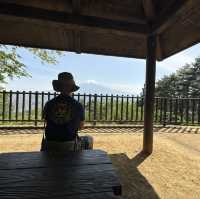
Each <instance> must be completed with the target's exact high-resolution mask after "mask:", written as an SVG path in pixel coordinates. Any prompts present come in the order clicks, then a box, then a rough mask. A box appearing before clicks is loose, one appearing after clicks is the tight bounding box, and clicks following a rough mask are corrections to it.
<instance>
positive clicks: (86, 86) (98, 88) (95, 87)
mask: <svg viewBox="0 0 200 199" xmlns="http://www.w3.org/2000/svg"><path fill="white" fill-rule="evenodd" d="M79 86H80V89H79V90H78V92H79V93H86V94H104V95H105V94H108V95H111V94H113V95H134V94H135V93H128V92H125V91H120V90H116V89H113V88H110V87H106V86H102V85H100V84H96V83H92V82H90V83H81V84H80V85H79Z"/></svg>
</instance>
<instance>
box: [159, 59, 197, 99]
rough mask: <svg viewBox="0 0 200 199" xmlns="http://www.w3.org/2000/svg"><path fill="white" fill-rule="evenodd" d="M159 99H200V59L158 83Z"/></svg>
mask: <svg viewBox="0 0 200 199" xmlns="http://www.w3.org/2000/svg"><path fill="white" fill-rule="evenodd" d="M156 96H158V97H182V98H183V97H200V57H198V58H196V59H195V62H194V63H191V64H186V65H185V66H183V67H182V68H180V69H179V70H177V71H176V72H175V73H173V74H170V75H167V76H164V77H163V78H162V79H160V80H158V81H157V82H156Z"/></svg>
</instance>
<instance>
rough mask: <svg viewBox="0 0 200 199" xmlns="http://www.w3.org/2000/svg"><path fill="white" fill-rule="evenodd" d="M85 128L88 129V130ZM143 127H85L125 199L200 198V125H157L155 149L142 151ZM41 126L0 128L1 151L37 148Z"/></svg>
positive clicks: (32, 149) (34, 149) (38, 146)
mask: <svg viewBox="0 0 200 199" xmlns="http://www.w3.org/2000/svg"><path fill="white" fill-rule="evenodd" d="M88 131H89V132H90V133H88ZM142 131H143V129H138V128H135V129H98V130H95V129H94V130H85V132H86V133H88V134H90V135H92V136H93V137H94V148H95V149H102V150H105V151H107V152H108V154H109V156H110V158H111V160H112V162H113V165H114V166H115V167H116V169H117V171H118V174H119V177H120V179H121V183H122V186H123V189H122V190H123V196H124V197H125V198H127V199H134V198H137V199H142V198H148V199H154V198H164V199H165V198H166V199H175V198H178V199H179V198H180V199H200V129H199V128H190V127H182V128H175V127H174V128H157V129H155V130H154V132H155V135H154V152H153V154H152V155H150V156H148V157H145V156H144V155H142V154H141V153H140V152H141V149H142ZM41 132H42V131H41V130H26V131H25V130H20V131H14V130H0V152H1V153H4V152H11V151H12V152H13V151H15V152H16V151H37V150H39V148H40V142H41V137H42V135H41Z"/></svg>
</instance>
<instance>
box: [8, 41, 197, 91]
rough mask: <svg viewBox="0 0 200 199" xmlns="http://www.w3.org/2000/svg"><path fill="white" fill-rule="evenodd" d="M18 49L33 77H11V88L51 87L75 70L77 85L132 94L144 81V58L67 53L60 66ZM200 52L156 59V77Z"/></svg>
mask: <svg viewBox="0 0 200 199" xmlns="http://www.w3.org/2000/svg"><path fill="white" fill-rule="evenodd" d="M19 52H20V54H21V56H22V61H23V62H24V63H25V64H26V65H27V70H28V71H29V72H30V74H31V75H32V77H31V78H21V79H17V78H16V79H13V80H8V84H7V85H5V87H6V89H8V90H10V89H12V90H33V91H36V90H38V91H42V90H45V91H46V90H52V86H51V82H52V80H53V79H56V78H57V74H58V73H59V72H63V71H68V72H71V73H73V75H74V77H75V80H76V82H77V84H80V83H86V82H92V83H96V84H100V85H103V86H107V87H111V88H114V89H116V90H120V91H125V92H126V91H127V92H129V93H131V92H133V93H139V92H140V91H141V88H142V87H143V85H144V81H145V60H140V59H131V58H120V57H111V56H99V55H89V54H75V53H69V52H66V53H65V55H64V56H63V57H61V58H60V59H59V63H58V64H57V65H48V64H41V62H40V61H39V60H38V59H36V58H34V57H33V56H32V55H31V54H30V53H29V52H27V51H26V50H24V49H20V50H19ZM199 55H200V44H198V45H196V46H193V47H192V48H189V49H187V50H185V51H182V52H181V53H178V54H176V55H174V56H172V57H170V58H168V59H166V60H164V61H162V62H157V72H156V79H160V78H162V77H163V76H164V75H167V74H170V73H173V72H175V71H176V70H177V69H178V68H180V67H181V66H183V65H184V64H185V63H191V62H193V61H194V59H195V57H197V56H199Z"/></svg>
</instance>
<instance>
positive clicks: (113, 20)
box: [0, 0, 200, 60]
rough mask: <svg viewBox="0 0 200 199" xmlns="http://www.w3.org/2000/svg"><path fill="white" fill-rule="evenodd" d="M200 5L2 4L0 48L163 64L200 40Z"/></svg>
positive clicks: (116, 0) (9, 0)
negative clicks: (150, 45)
mask: <svg viewBox="0 0 200 199" xmlns="http://www.w3.org/2000/svg"><path fill="white" fill-rule="evenodd" d="M199 19H200V1H199V0H167V1H165V0H29V1H27V0H0V27H1V28H0V43H2V44H14V45H22V46H27V47H39V48H48V49H57V50H66V51H72V52H77V53H93V54H101V55H112V56H123V57H134V58H145V57H146V39H147V35H149V34H151V33H156V34H157V42H158V45H157V51H156V52H157V53H156V54H157V55H156V56H157V59H158V60H162V59H164V58H166V57H168V56H170V55H172V54H175V53H176V52H179V51H181V50H183V49H185V48H187V47H189V46H192V45H193V44H195V43H198V42H199V41H200V34H199V33H200V20H199Z"/></svg>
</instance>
